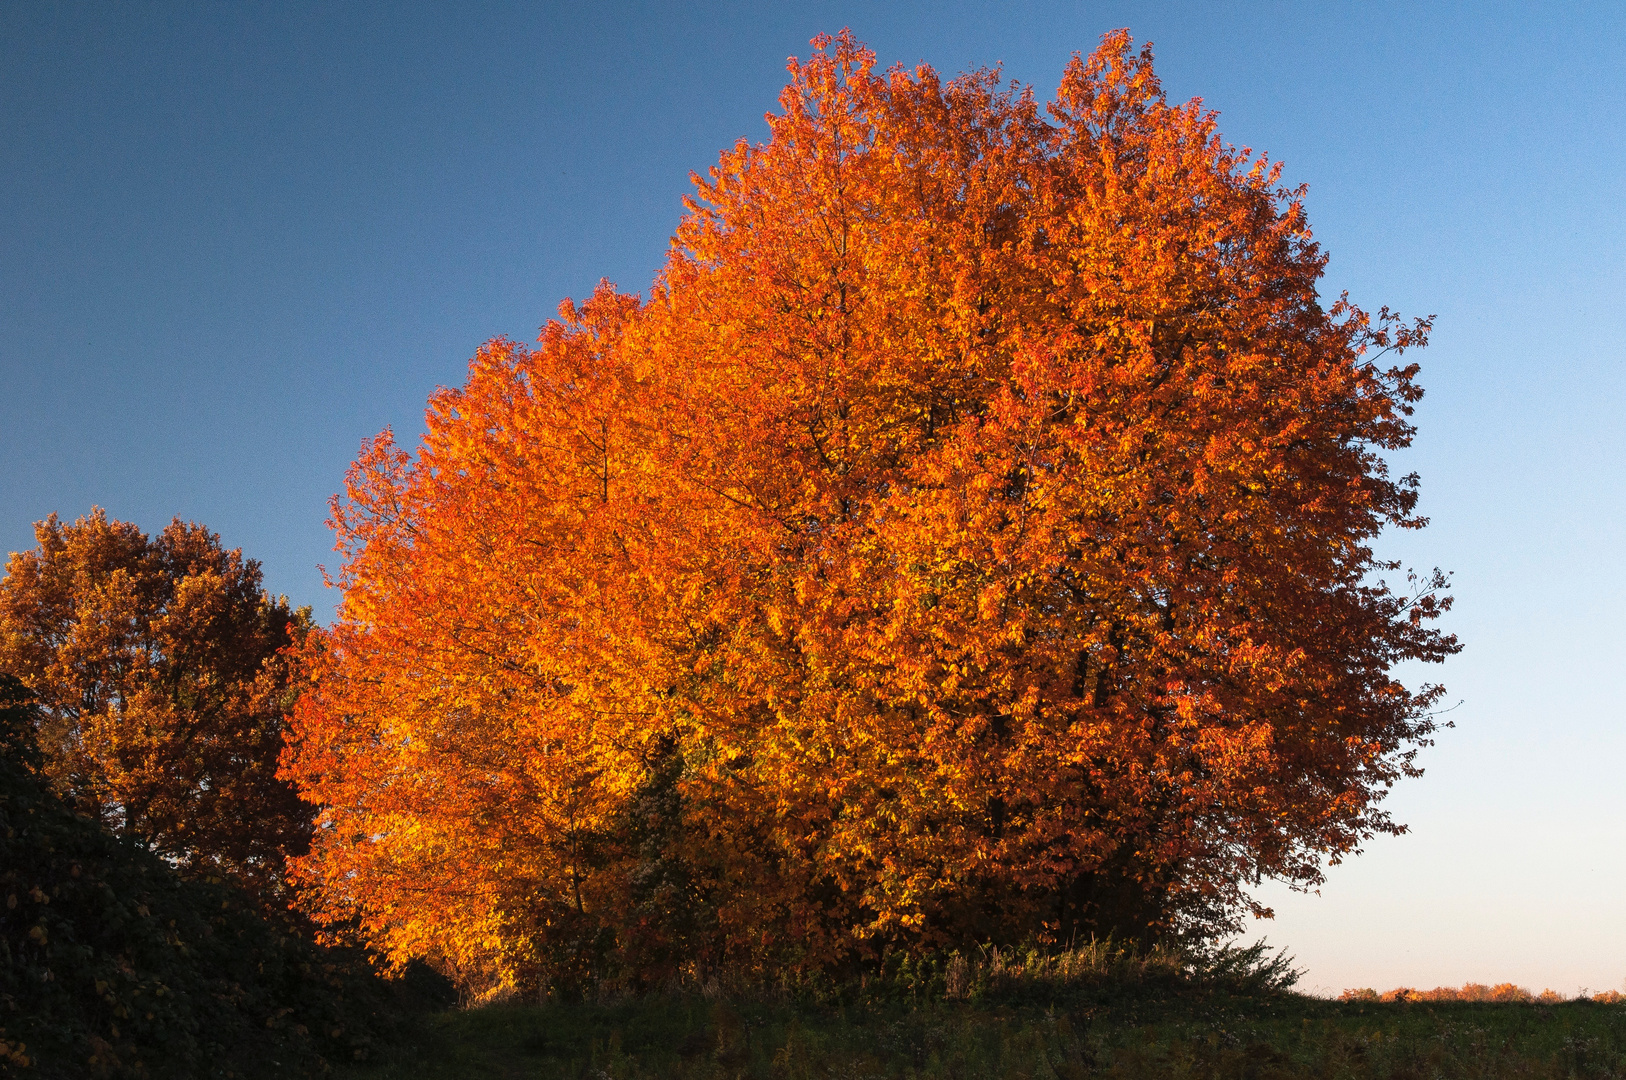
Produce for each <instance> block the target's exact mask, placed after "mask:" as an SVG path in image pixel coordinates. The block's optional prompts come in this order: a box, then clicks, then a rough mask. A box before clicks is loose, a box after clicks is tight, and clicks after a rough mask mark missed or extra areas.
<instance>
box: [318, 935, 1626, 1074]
mask: <svg viewBox="0 0 1626 1080" xmlns="http://www.w3.org/2000/svg"><path fill="white" fill-rule="evenodd" d="M1292 981H1293V972H1292V970H1291V968H1290V966H1289V964H1288V962H1287V961H1286V959H1285V958H1283V957H1280V956H1274V957H1273V956H1271V955H1270V954H1269V953H1268V952H1267V951H1266V950H1265V949H1264V948H1263V947H1262V946H1255V947H1252V948H1250V949H1242V950H1229V951H1222V952H1221V953H1219V954H1216V955H1211V956H1209V957H1208V958H1207V959H1206V960H1205V961H1203V962H1200V963H1197V964H1192V963H1190V962H1185V963H1181V962H1179V961H1177V960H1176V959H1175V958H1174V957H1173V955H1172V954H1168V953H1161V952H1153V953H1151V954H1145V955H1136V954H1134V953H1133V952H1131V951H1128V950H1123V949H1117V948H1114V947H1112V946H1110V945H1099V944H1096V945H1091V946H1087V947H1085V948H1083V949H1078V950H1074V951H1072V952H1070V953H1066V954H1063V955H1062V956H1060V957H1056V956H1050V957H1045V956H1040V955H1036V954H1034V955H1020V954H1017V955H1012V954H1004V955H1001V954H998V953H992V952H990V953H985V954H982V955H979V956H976V957H971V958H963V957H948V958H945V959H933V960H927V961H919V960H917V961H914V962H913V963H912V964H899V965H898V967H896V968H895V969H893V970H891V971H889V972H886V973H885V975H884V977H882V978H879V979H874V980H870V981H867V982H865V983H863V984H861V985H859V986H847V987H840V988H837V987H825V988H822V989H820V988H816V987H801V988H797V989H794V990H793V989H791V988H788V987H779V988H777V989H774V988H760V987H759V988H757V989H756V990H755V991H746V990H744V989H743V988H734V992H730V991H729V989H728V988H722V987H716V986H713V987H711V988H710V989H712V990H713V992H714V993H713V994H712V995H711V996H708V995H705V994H688V995H683V994H675V993H674V994H669V995H665V996H653V997H645V998H640V999H633V998H624V999H622V1000H613V998H614V996H615V991H614V989H613V988H609V989H608V990H607V991H606V996H605V998H604V999H603V1000H600V1001H598V1002H594V1003H571V1004H562V1003H559V1004H549V1005H546V1006H535V1005H514V1004H508V1005H493V1006H487V1007H484V1008H478V1009H467V1010H459V1011H451V1012H445V1013H439V1014H436V1015H433V1016H430V1017H427V1018H426V1021H425V1023H424V1024H423V1025H422V1026H421V1027H420V1028H419V1029H418V1035H417V1039H416V1041H415V1042H414V1043H413V1044H412V1045H409V1046H401V1047H397V1048H396V1050H395V1053H394V1054H393V1056H391V1057H389V1058H387V1059H386V1060H384V1061H381V1062H379V1063H377V1064H375V1065H373V1066H371V1067H369V1068H367V1069H365V1070H361V1069H358V1070H356V1071H354V1072H352V1073H348V1074H345V1075H347V1076H348V1077H349V1078H350V1080H441V1078H452V1077H456V1078H471V1080H477V1078H483V1077H485V1078H499V1077H500V1078H518V1077H526V1078H533V1080H565V1078H569V1080H656V1078H661V1080H667V1078H670V1080H814V1078H819V1080H825V1078H830V1080H834V1078H846V1080H859V1078H876V1080H880V1078H886V1080H894V1078H895V1080H928V1078H931V1080H949V1078H953V1080H983V1078H987V1080H993V1078H1000V1080H1006V1078H1028V1080H1041V1078H1043V1080H1073V1078H1081V1077H1117V1078H1123V1080H1138V1078H1153V1077H1156V1078H1159V1080H1163V1078H1193V1080H1198V1078H1200V1080H1222V1078H1227V1080H1230V1078H1234V1080H1280V1078H1289V1077H1294V1078H1297V1077H1305V1078H1310V1077H1314V1078H1317V1080H1320V1078H1329V1080H1337V1078H1366V1077H1371V1078H1394V1080H1402V1078H1405V1080H1424V1078H1435V1077H1439V1078H1464V1080H1468V1078H1473V1080H1481V1078H1493V1077H1520V1078H1537V1077H1554V1078H1557V1077H1565V1078H1569V1077H1598V1078H1604V1077H1626V1004H1623V1003H1622V1002H1621V997H1620V995H1619V994H1609V995H1599V998H1598V999H1597V1000H1593V999H1579V1000H1574V1001H1563V1000H1558V999H1557V996H1556V995H1551V994H1549V995H1547V997H1546V999H1545V1000H1543V998H1542V997H1541V996H1539V995H1533V994H1531V993H1530V992H1529V991H1527V990H1522V989H1520V988H1518V987H1513V986H1511V985H1503V986H1494V987H1492V986H1478V985H1476V984H1470V985H1469V986H1466V987H1462V988H1459V989H1450V988H1439V989H1436V990H1433V991H1422V992H1420V991H1416V990H1404V991H1391V992H1390V993H1388V994H1381V995H1380V994H1377V993H1375V992H1372V991H1359V990H1357V991H1350V992H1348V993H1346V995H1345V996H1344V998H1343V999H1342V1000H1338V1001H1330V1000H1326V999H1320V998H1311V997H1306V996H1303V995H1300V994H1296V993H1293V992H1291V990H1290V989H1289V987H1290V986H1291V983H1292Z"/></svg>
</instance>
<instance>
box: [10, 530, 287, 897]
mask: <svg viewBox="0 0 1626 1080" xmlns="http://www.w3.org/2000/svg"><path fill="white" fill-rule="evenodd" d="M34 535H35V537H36V539H37V541H38V547H36V548H35V549H34V550H32V551H27V552H21V553H16V554H13V555H12V556H11V559H10V561H9V563H8V564H7V567H6V577H5V579H4V580H3V581H0V672H5V673H8V674H10V675H12V676H14V677H16V678H17V679H19V680H21V681H22V682H23V683H25V684H26V685H28V686H29V687H30V688H31V689H32V691H33V693H34V694H35V695H36V697H37V699H38V709H39V712H40V714H41V732H40V734H41V743H42V749H43V752H44V753H45V758H46V760H45V773H46V775H48V776H49V778H50V780H51V782H52V784H53V786H54V787H55V789H56V790H57V792H58V793H59V794H60V795H61V796H62V797H63V798H65V799H66V800H67V801H68V802H69V803H70V804H72V805H73V806H75V807H76V808H77V809H78V810H79V811H80V812H81V813H86V814H89V815H91V816H93V817H95V818H97V819H99V820H100V821H101V822H102V823H104V824H105V825H106V826H108V827H109V828H111V829H113V830H114V831H115V832H118V833H120V834H123V835H125V836H129V837H132V838H135V839H138V840H140V841H141V842H142V843H144V844H145V845H146V846H148V847H149V848H150V849H151V850H152V851H154V852H156V853H158V854H159V855H161V856H163V857H164V858H166V859H168V860H169V861H170V862H171V863H173V864H175V865H176V866H178V867H179V868H181V869H183V870H185V871H188V872H194V873H199V874H221V875H226V876H229V877H232V878H234V879H237V880H238V881H240V882H242V883H244V884H245V885H248V886H250V887H251V888H254V889H257V890H261V891H262V892H266V893H267V894H268V895H269V894H271V893H275V892H276V891H277V890H279V889H280V887H281V881H282V873H283V855H284V853H288V852H293V853H301V852H303V851H304V849H305V846H306V845H307V843H308V837H309V823H310V811H309V809H308V808H307V807H306V806H305V805H304V804H303V803H302V802H300V800H299V799H298V798H297V796H296V795H295V793H294V791H293V789H292V788H291V786H290V785H288V784H286V783H285V782H283V781H281V780H278V779H277V777H276V767H277V755H278V753H279V751H280V750H281V747H282V735H283V727H284V723H285V716H286V711H287V709H288V706H289V705H290V704H291V695H292V692H293V691H294V689H296V685H295V684H294V683H293V681H292V678H291V677H292V674H293V671H294V668H293V662H292V653H291V651H290V650H291V649H292V647H293V646H296V645H297V644H298V643H299V642H300V641H301V640H302V639H303V637H304V635H305V633H306V632H307V631H308V630H309V628H310V625H311V621H310V613H309V610H308V609H300V610H297V611H296V610H293V609H291V608H290V607H289V605H288V601H287V599H286V598H284V597H271V596H269V595H268V594H267V593H266V592H265V590H264V589H263V588H262V587H261V575H260V567H259V564H258V563H257V562H255V561H253V560H245V559H244V558H243V556H242V552H241V551H237V550H231V551H228V550H226V549H224V548H222V547H221V544H220V538H219V537H218V536H216V535H214V534H213V533H210V532H209V531H208V530H207V529H205V528H204V527H203V526H201V525H198V524H195V523H190V524H189V523H183V522H181V521H180V520H179V519H177V520H175V521H174V522H172V523H171V524H170V525H169V526H168V527H166V528H165V529H164V530H163V532H162V533H160V534H159V535H158V536H157V537H155V538H152V539H149V538H148V537H147V536H146V535H145V534H143V533H142V532H141V531H140V530H139V529H137V528H136V527H135V526H134V525H131V524H128V523H125V522H119V521H109V520H108V518H107V515H106V514H105V513H104V512H103V511H101V510H100V509H97V510H94V511H93V512H92V513H91V515H90V516H89V517H85V518H80V519H79V520H77V521H75V522H74V523H73V524H72V525H64V524H62V523H61V522H60V521H58V520H57V518H56V517H55V515H53V516H51V517H50V518H48V519H46V520H45V521H42V522H40V523H38V524H37V525H36V526H35V528H34Z"/></svg>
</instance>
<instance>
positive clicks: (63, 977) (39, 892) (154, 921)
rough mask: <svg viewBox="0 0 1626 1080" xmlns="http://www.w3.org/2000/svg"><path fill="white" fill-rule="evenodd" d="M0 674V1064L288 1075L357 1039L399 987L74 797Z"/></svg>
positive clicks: (376, 1033) (22, 695)
mask: <svg viewBox="0 0 1626 1080" xmlns="http://www.w3.org/2000/svg"><path fill="white" fill-rule="evenodd" d="M39 768H40V756H39V752H38V749H37V746H36V745H35V741H34V718H33V716H32V713H31V704H30V698H29V695H28V691H27V690H26V688H25V687H23V685H22V684H21V683H19V682H18V681H17V680H16V679H14V678H12V677H10V676H7V675H0V1076H11V1075H16V1076H37V1077H42V1078H45V1077H85V1076H152V1077H189V1076H204V1075H208V1076H248V1077H254V1076H292V1075H304V1074H311V1073H319V1072H323V1071H326V1069H327V1067H328V1064H329V1063H330V1062H333V1061H336V1060H342V1061H354V1060H357V1059H366V1058H368V1057H370V1056H372V1055H373V1053H374V1049H375V1047H377V1046H379V1045H381V1044H383V1043H385V1042H387V1041H388V1040H389V1039H390V1038H391V1037H392V1035H394V1034H396V1033H398V1031H399V1029H400V1026H401V1024H402V1022H403V1020H404V1018H405V1015H406V1010H407V1009H408V1008H409V1007H410V1006H411V1005H412V1004H413V1003H412V1002H411V1001H410V1000H408V999H407V998H406V996H405V995H404V994H403V993H402V992H401V991H400V988H399V986H398V985H391V984H387V983H385V982H383V981H382V980H380V979H378V978H377V977H376V976H375V975H374V974H373V972H372V971H371V969H370V968H369V966H368V964H367V961H366V958H365V957H364V956H362V955H361V954H359V953H351V952H343V951H337V950H331V949H325V948H322V947H320V946H318V945H316V944H314V943H313V942H312V941H311V940H310V938H309V937H308V936H307V935H306V934H305V933H302V932H301V929H302V928H301V926H300V925H299V924H298V923H296V922H294V921H293V920H292V919H291V918H290V919H289V920H288V921H287V922H285V923H284V924H282V925H277V924H276V922H275V921H274V920H268V919H267V918H266V917H265V916H264V915H262V914H261V913H260V909H259V908H258V906H257V905H256V904H255V902H254V901H253V899H252V898H250V897H249V896H248V895H246V894H244V893H242V892H241V891H240V890H238V889H237V888H235V887H233V886H230V885H227V884H225V883H222V882H215V881H203V880H189V879H183V878H182V877H180V876H179V875H178V874H176V873H175V871H174V869H173V868H172V867H171V866H170V865H169V864H167V863H165V862H164V861H163V860H162V859H160V858H159V857H158V856H156V855H153V854H151V853H150V852H148V851H146V850H144V849H142V848H141V847H139V846H138V845H137V844H135V843H134V842H132V841H129V840H125V839H121V838H119V837H115V836H113V835H112V834H110V833H108V832H107V831H106V830H105V829H104V828H103V827H102V826H101V825H100V824H99V823H97V822H95V821H93V820H91V819H89V818H86V817H81V816H79V815H77V814H75V813H74V812H73V811H72V810H71V809H70V808H69V807H68V806H66V805H65V804H64V803H63V802H62V801H61V800H60V799H58V798H57V797H56V796H55V795H53V794H52V793H51V792H50V790H49V788H48V787H47V784H46V783H45V781H44V778H43V777H42V776H41V775H40V772H39Z"/></svg>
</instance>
